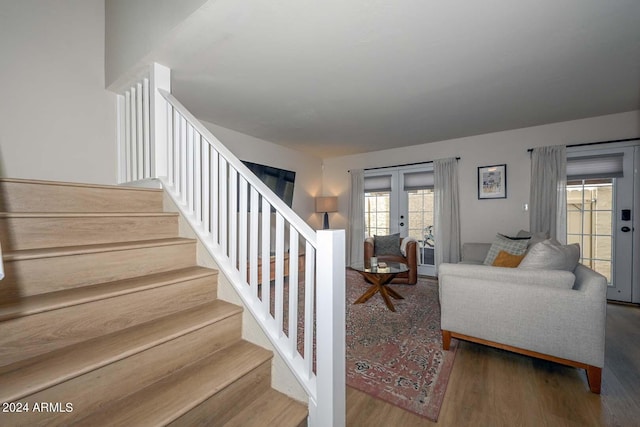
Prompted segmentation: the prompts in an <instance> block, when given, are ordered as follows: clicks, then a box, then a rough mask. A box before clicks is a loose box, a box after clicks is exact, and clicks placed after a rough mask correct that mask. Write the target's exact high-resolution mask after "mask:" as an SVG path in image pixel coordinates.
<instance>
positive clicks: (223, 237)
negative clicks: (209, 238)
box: [218, 157, 229, 256]
mask: <svg viewBox="0 0 640 427" xmlns="http://www.w3.org/2000/svg"><path fill="white" fill-rule="evenodd" d="M219 175H220V178H219V179H220V194H219V196H218V204H219V206H220V212H219V214H218V215H219V218H218V224H220V226H219V228H218V234H219V240H220V247H221V248H222V253H224V254H225V255H227V256H229V252H228V247H227V236H228V234H229V228H228V221H227V217H228V214H229V211H228V210H227V203H228V199H227V195H228V191H229V183H228V178H227V161H226V160H225V159H224V158H222V157H220V173H219Z"/></svg>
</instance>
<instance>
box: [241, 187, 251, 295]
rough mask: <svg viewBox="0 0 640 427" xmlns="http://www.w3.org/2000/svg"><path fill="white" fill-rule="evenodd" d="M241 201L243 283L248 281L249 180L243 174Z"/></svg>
mask: <svg viewBox="0 0 640 427" xmlns="http://www.w3.org/2000/svg"><path fill="white" fill-rule="evenodd" d="M239 185H240V201H239V205H240V208H239V211H240V212H239V218H238V245H239V250H238V261H239V262H238V270H239V271H240V277H241V278H242V284H245V283H247V249H248V248H247V244H248V236H247V211H248V206H247V202H248V197H249V193H248V191H247V180H246V179H244V177H243V176H240V182H239Z"/></svg>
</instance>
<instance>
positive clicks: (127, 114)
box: [124, 91, 131, 182]
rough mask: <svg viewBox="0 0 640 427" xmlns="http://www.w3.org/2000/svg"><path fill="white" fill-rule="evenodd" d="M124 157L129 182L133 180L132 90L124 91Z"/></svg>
mask: <svg viewBox="0 0 640 427" xmlns="http://www.w3.org/2000/svg"><path fill="white" fill-rule="evenodd" d="M124 98H125V101H124V129H125V139H124V153H125V154H124V157H125V170H126V177H125V179H126V180H127V182H130V181H131V92H130V91H126V92H125V93H124Z"/></svg>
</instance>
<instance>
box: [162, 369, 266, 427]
mask: <svg viewBox="0 0 640 427" xmlns="http://www.w3.org/2000/svg"><path fill="white" fill-rule="evenodd" d="M270 387H271V364H270V363H268V362H267V363H263V364H262V365H260V366H259V367H257V368H256V369H254V370H252V371H251V372H249V373H247V374H246V375H244V376H243V377H241V378H239V379H238V380H237V381H235V382H233V383H232V384H230V385H229V386H227V387H226V388H225V389H224V390H221V391H219V392H218V393H216V394H215V395H214V396H212V397H210V398H209V399H207V400H205V401H204V402H202V403H201V404H200V405H198V406H196V407H195V408H193V409H191V410H190V411H189V412H187V413H186V414H185V415H183V416H181V417H180V418H178V419H177V420H175V421H173V422H172V423H170V424H168V426H171V427H189V426H195V425H201V426H212V427H213V426H223V425H224V424H225V423H226V422H227V421H229V420H230V419H231V418H233V417H234V416H236V415H237V414H238V413H239V412H240V411H242V410H243V409H244V408H246V407H247V406H249V405H251V402H252V401H253V400H254V399H256V398H257V397H259V396H260V395H261V394H262V393H264V392H265V391H266V390H268V389H269V388H270Z"/></svg>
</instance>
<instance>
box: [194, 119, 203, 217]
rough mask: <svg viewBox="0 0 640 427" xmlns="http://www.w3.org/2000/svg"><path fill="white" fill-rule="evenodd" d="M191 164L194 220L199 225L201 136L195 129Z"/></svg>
mask: <svg viewBox="0 0 640 427" xmlns="http://www.w3.org/2000/svg"><path fill="white" fill-rule="evenodd" d="M193 165H194V168H193V182H194V188H193V202H194V209H195V214H196V216H195V220H196V223H197V224H198V225H200V224H202V137H201V136H200V134H199V133H198V132H196V131H194V135H193Z"/></svg>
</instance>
